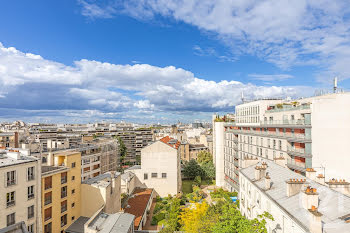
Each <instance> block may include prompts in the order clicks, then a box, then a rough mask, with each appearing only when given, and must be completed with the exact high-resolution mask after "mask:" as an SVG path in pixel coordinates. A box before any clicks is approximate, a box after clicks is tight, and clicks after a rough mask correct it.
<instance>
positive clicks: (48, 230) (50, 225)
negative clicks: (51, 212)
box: [44, 223, 52, 233]
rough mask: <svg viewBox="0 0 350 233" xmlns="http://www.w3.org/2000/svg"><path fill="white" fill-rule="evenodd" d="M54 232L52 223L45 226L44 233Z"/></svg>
mask: <svg viewBox="0 0 350 233" xmlns="http://www.w3.org/2000/svg"><path fill="white" fill-rule="evenodd" d="M51 232H52V223H48V224H46V225H45V226H44V233H51Z"/></svg>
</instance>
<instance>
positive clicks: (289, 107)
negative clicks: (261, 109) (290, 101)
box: [266, 104, 310, 113]
mask: <svg viewBox="0 0 350 233" xmlns="http://www.w3.org/2000/svg"><path fill="white" fill-rule="evenodd" d="M304 109H310V105H309V104H302V105H299V106H296V107H294V106H292V105H283V107H282V108H277V107H275V108H274V109H270V110H266V113H271V112H285V111H295V110H304Z"/></svg>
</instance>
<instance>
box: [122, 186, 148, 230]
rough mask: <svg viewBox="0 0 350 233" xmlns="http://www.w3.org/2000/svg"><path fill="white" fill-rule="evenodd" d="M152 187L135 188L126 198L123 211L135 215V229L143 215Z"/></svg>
mask: <svg viewBox="0 0 350 233" xmlns="http://www.w3.org/2000/svg"><path fill="white" fill-rule="evenodd" d="M152 192H153V189H145V188H136V189H135V191H134V192H133V193H132V195H131V197H130V198H129V199H128V206H127V207H126V208H125V210H124V212H125V213H129V214H132V215H135V222H134V226H135V230H137V229H138V228H139V225H140V222H141V220H142V216H143V215H144V213H145V211H146V208H147V204H148V202H149V201H150V198H151V196H152Z"/></svg>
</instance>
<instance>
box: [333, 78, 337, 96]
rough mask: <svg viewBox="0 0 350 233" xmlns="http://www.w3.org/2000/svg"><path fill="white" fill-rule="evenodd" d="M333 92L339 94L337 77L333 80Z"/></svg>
mask: <svg viewBox="0 0 350 233" xmlns="http://www.w3.org/2000/svg"><path fill="white" fill-rule="evenodd" d="M333 84H334V85H333V92H334V93H336V92H337V88H338V78H337V77H335V78H334V80H333Z"/></svg>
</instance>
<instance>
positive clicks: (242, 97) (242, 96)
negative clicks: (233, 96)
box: [241, 91, 244, 103]
mask: <svg viewBox="0 0 350 233" xmlns="http://www.w3.org/2000/svg"><path fill="white" fill-rule="evenodd" d="M241 100H242V103H244V94H243V91H242V92H241Z"/></svg>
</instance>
